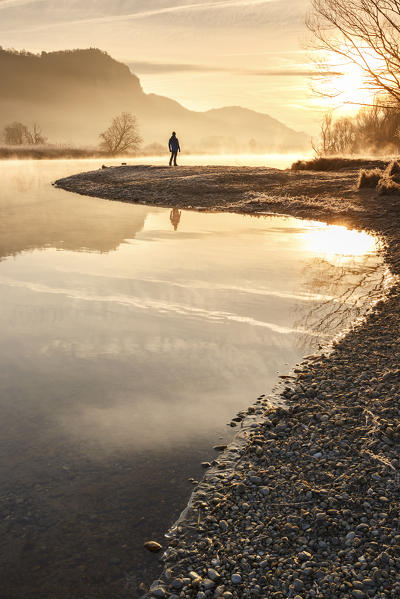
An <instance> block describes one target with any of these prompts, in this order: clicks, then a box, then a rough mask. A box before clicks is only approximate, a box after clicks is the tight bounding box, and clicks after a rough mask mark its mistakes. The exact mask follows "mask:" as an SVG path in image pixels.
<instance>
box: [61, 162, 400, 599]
mask: <svg viewBox="0 0 400 599" xmlns="http://www.w3.org/2000/svg"><path fill="white" fill-rule="evenodd" d="M359 168H360V164H359V163H354V164H353V165H351V164H350V165H347V168H345V169H342V170H338V171H334V172H316V171H309V170H300V171H294V170H285V171H280V170H277V169H268V168H261V167H260V168H254V167H179V168H178V169H174V168H172V169H169V168H168V167H151V166H148V167H117V168H108V169H104V170H100V171H93V172H89V173H82V174H79V175H74V176H72V177H67V178H65V179H61V180H59V181H57V182H56V185H57V186H58V187H60V188H63V189H65V190H68V191H72V192H75V193H80V194H84V195H89V196H95V197H100V198H105V199H109V200H118V201H124V202H136V203H141V204H150V205H156V206H164V207H167V206H169V207H179V208H186V209H195V210H207V211H218V212H224V211H225V212H238V213H245V214H252V215H254V216H262V215H263V214H265V213H280V214H282V213H283V214H290V215H292V216H296V217H301V218H307V219H313V220H323V221H326V222H329V223H336V224H343V225H347V226H351V227H353V228H357V229H363V230H367V231H369V232H370V233H373V234H375V235H379V237H380V239H381V241H382V253H383V255H384V257H385V260H386V264H387V267H388V269H389V271H390V273H391V275H393V276H394V277H397V276H399V275H400V198H399V197H398V196H377V193H376V191H375V190H371V189H367V190H362V191H357V190H356V179H357V173H358V170H359ZM399 339H400V284H399V282H398V280H397V278H394V279H393V286H392V287H391V288H390V290H389V291H388V293H387V296H386V297H385V298H384V299H382V300H381V301H379V302H378V304H376V306H374V307H373V308H372V310H371V313H370V314H369V315H368V316H367V317H366V319H365V320H364V321H363V322H362V323H361V324H360V323H358V325H356V326H355V327H354V329H352V330H351V331H350V332H349V333H348V334H347V335H346V336H345V337H343V338H341V339H340V340H339V341H338V342H337V343H335V344H334V345H333V349H332V351H331V352H330V353H328V352H325V353H322V354H317V355H315V356H312V357H310V359H309V360H305V361H304V362H303V364H302V365H301V366H300V367H298V368H297V369H295V371H294V377H290V382H289V381H287V384H286V385H285V387H284V389H283V390H282V395H281V398H282V399H283V400H284V402H285V404H286V406H287V407H285V408H281V407H280V408H277V407H276V406H274V405H272V404H271V403H270V402H269V401H268V400H269V398H268V397H265V396H263V395H261V396H260V398H259V399H258V401H257V403H256V405H257V411H259V412H262V415H261V423H260V424H259V425H258V426H255V427H251V428H250V429H249V430H248V434H247V437H243V446H242V447H240V449H239V450H238V449H236V450H235V449H234V448H233V447H231V448H229V447H228V449H227V450H226V451H225V452H224V453H223V454H220V455H219V456H218V457H217V458H216V461H215V468H214V469H213V470H212V471H209V473H208V475H207V476H206V477H205V478H204V479H203V481H201V482H200V484H199V485H198V487H197V488H196V490H195V492H194V494H193V496H192V499H191V502H190V505H189V507H188V508H187V510H186V511H185V514H184V518H183V519H182V520H181V521H180V522H179V524H178V525H177V526H176V527H175V528H174V530H173V531H171V535H170V538H169V540H168V551H167V552H166V554H165V555H164V571H163V573H162V574H161V576H160V578H159V580H157V581H155V582H154V583H153V585H152V586H151V587H150V589H149V591H148V592H147V593H146V597H159V598H160V597H161V598H163V597H164V598H169V599H179V597H183V596H184V597H185V598H188V599H189V598H190V599H192V598H193V599H200V598H201V599H206V598H208V597H212V596H213V597H223V598H224V599H239V598H241V597H259V596H260V597H261V596H268V597H269V596H271V597H272V596H273V597H277V598H278V597H280V598H281V599H283V598H284V597H299V598H301V599H308V598H311V597H312V598H315V599H319V598H322V597H332V598H334V599H336V598H339V597H350V596H351V597H354V598H356V599H367V598H368V597H389V596H394V595H396V596H398V595H399V594H400V583H399V573H400V562H399V559H398V556H399V554H400V536H399V532H398V530H399V519H398V514H399V511H400V492H399V485H398V476H399V470H400V453H399V449H398V447H399V440H400V370H399V363H400V344H399ZM254 411H255V408H254V407H251V408H249V410H248V413H249V414H252V413H254ZM235 451H236V453H235V456H236V457H235V460H234V463H233V464H228V462H227V460H228V459H229V456H232V453H233V452H235ZM182 507H183V506H182Z"/></svg>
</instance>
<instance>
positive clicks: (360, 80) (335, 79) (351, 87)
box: [316, 55, 381, 114]
mask: <svg viewBox="0 0 400 599" xmlns="http://www.w3.org/2000/svg"><path fill="white" fill-rule="evenodd" d="M321 63H322V64H323V65H324V69H323V72H324V73H325V74H324V77H322V78H318V81H319V83H318V88H321V89H320V92H321V95H320V97H318V99H317V100H316V103H317V105H318V107H319V108H322V109H324V110H331V109H336V110H337V109H340V112H342V113H348V114H351V113H354V112H357V111H358V110H359V109H360V107H361V106H364V105H367V106H369V105H371V104H372V103H373V101H374V97H375V96H376V90H374V89H373V88H372V87H371V84H370V83H369V82H368V80H367V76H366V73H365V72H364V70H363V69H362V68H361V67H360V66H359V65H358V64H356V63H355V62H353V61H352V60H351V59H349V60H345V59H342V60H338V59H337V57H335V56H333V55H330V56H328V57H324V59H323V60H321ZM368 63H369V64H370V65H373V67H374V68H375V69H376V70H377V71H378V70H379V69H380V67H381V65H380V63H379V61H378V58H376V57H374V56H369V57H368ZM329 73H331V74H330V75H329Z"/></svg>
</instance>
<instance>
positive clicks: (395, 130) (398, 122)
mask: <svg viewBox="0 0 400 599" xmlns="http://www.w3.org/2000/svg"><path fill="white" fill-rule="evenodd" d="M379 102H381V100H380V101H379ZM313 149H314V151H315V153H316V155H317V156H320V157H321V156H338V155H341V156H343V155H346V154H357V153H361V152H365V151H369V152H372V153H375V154H377V153H381V154H385V153H386V154H387V153H392V152H396V153H397V152H399V149H400V107H394V106H390V105H388V106H384V105H382V104H381V103H379V104H377V103H374V104H373V105H372V106H368V107H363V108H361V110H359V112H358V113H357V114H356V115H355V116H354V117H341V118H339V119H337V120H335V121H334V120H333V118H332V113H328V114H326V115H325V116H324V119H323V121H322V125H321V131H320V138H319V143H318V144H315V143H313Z"/></svg>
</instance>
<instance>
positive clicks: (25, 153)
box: [0, 145, 133, 160]
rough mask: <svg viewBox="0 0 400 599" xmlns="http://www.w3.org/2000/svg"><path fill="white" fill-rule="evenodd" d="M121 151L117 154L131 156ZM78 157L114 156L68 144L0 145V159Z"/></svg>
mask: <svg viewBox="0 0 400 599" xmlns="http://www.w3.org/2000/svg"><path fill="white" fill-rule="evenodd" d="M132 155H133V154H128V153H123V154H119V156H132ZM68 158H72V159H78V158H115V156H112V155H111V154H110V153H109V152H104V151H101V150H98V149H97V148H76V147H69V146H50V145H48V146H45V145H43V146H31V145H26V146H9V145H3V146H0V160H18V159H20V160H57V159H68Z"/></svg>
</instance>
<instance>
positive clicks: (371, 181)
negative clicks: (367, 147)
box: [357, 168, 383, 189]
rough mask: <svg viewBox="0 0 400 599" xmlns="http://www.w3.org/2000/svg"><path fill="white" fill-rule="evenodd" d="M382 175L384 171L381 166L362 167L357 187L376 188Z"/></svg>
mask: <svg viewBox="0 0 400 599" xmlns="http://www.w3.org/2000/svg"><path fill="white" fill-rule="evenodd" d="M382 175H383V171H382V170H381V169H380V168H374V169H371V170H366V169H364V168H362V169H361V170H360V172H359V174H358V181H357V189H363V188H365V187H369V188H371V187H372V188H376V186H377V185H378V183H379V181H380V180H381V178H382Z"/></svg>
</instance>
